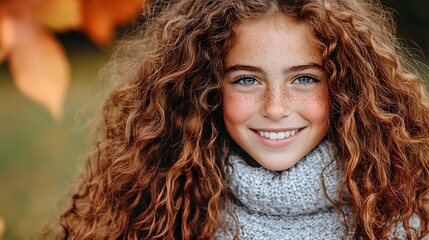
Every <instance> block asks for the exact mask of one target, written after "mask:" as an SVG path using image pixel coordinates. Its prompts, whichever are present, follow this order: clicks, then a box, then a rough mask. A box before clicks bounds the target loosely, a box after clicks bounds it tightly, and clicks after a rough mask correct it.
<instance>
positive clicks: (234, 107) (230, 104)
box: [223, 94, 257, 124]
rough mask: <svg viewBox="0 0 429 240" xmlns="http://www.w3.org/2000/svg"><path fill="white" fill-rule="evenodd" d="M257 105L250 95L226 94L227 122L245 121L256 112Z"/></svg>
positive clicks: (225, 115)
mask: <svg viewBox="0 0 429 240" xmlns="http://www.w3.org/2000/svg"><path fill="white" fill-rule="evenodd" d="M256 106H257V103H256V102H255V99H253V98H251V97H249V96H229V95H227V94H226V95H224V100H223V114H224V119H225V123H226V124H228V123H230V124H240V123H243V122H244V121H246V120H248V119H249V118H250V117H251V116H252V115H253V114H254V113H255V111H256Z"/></svg>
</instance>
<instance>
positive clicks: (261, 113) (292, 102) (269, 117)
mask: <svg viewBox="0 0 429 240" xmlns="http://www.w3.org/2000/svg"><path fill="white" fill-rule="evenodd" d="M236 36H237V37H236V39H235V40H236V41H235V45H234V46H233V47H232V48H231V50H230V51H229V53H228V55H227V56H226V59H225V63H226V72H225V77H224V79H223V88H222V94H223V116H224V122H225V126H226V129H227V131H228V133H229V134H230V136H231V137H232V139H233V140H234V141H235V142H236V143H237V144H238V145H239V146H240V147H241V148H242V149H243V150H244V151H246V152H247V153H248V154H249V155H250V156H251V157H252V158H254V159H255V160H256V161H257V162H258V163H259V164H260V165H261V166H263V167H265V168H267V169H270V170H274V171H280V170H285V169H288V168H290V167H292V166H293V165H295V164H296V163H297V162H298V161H299V160H301V159H302V158H303V157H304V156H305V155H307V154H308V153H309V152H310V151H311V150H312V149H313V148H314V147H315V146H316V145H317V144H319V143H320V142H321V140H322V139H323V138H324V136H325V135H326V132H327V130H328V118H329V101H328V94H327V80H326V74H325V73H324V71H323V69H322V67H321V64H322V63H321V61H322V60H321V53H320V50H319V49H318V48H317V47H316V45H315V44H314V37H313V36H312V34H311V33H310V30H309V27H308V26H307V25H306V24H303V23H298V22H295V21H292V20H291V19H289V18H287V17H286V16H283V15H275V16H270V17H266V18H263V19H259V20H257V21H248V22H245V23H243V24H242V25H241V26H239V28H238V30H237V35H236Z"/></svg>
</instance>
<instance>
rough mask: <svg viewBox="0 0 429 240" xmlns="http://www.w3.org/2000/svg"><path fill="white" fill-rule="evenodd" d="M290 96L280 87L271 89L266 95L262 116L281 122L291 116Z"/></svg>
mask: <svg viewBox="0 0 429 240" xmlns="http://www.w3.org/2000/svg"><path fill="white" fill-rule="evenodd" d="M290 102H291V100H290V96H289V93H288V92H287V90H284V89H282V88H280V87H275V88H270V89H267V91H266V92H265V93H264V96H263V107H262V115H263V116H265V117H268V118H270V119H272V120H279V119H281V118H283V117H287V116H288V115H289V114H290Z"/></svg>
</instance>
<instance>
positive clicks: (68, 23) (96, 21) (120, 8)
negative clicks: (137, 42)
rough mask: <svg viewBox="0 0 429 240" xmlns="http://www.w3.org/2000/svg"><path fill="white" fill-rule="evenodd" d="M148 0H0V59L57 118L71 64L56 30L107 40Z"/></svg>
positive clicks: (21, 86) (104, 42)
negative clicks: (73, 31)
mask: <svg viewBox="0 0 429 240" xmlns="http://www.w3.org/2000/svg"><path fill="white" fill-rule="evenodd" d="M145 3H146V1H145V0H2V1H0V64H1V63H2V62H4V61H6V60H8V63H9V67H10V71H11V74H12V78H13V80H14V82H15V84H16V86H17V87H18V89H19V90H20V91H21V92H22V93H23V94H24V95H26V96H27V97H28V98H30V99H32V100H33V101H35V102H37V103H39V104H40V105H42V106H43V107H45V108H46V109H47V110H48V111H49V112H50V113H51V114H52V116H53V117H54V118H55V119H57V120H59V119H61V118H62V115H63V101H64V98H65V95H66V92H67V88H68V86H69V79H70V76H69V75H70V68H69V62H68V59H67V57H66V55H65V54H64V50H63V47H62V45H61V44H60V43H59V42H58V41H57V39H56V38H55V36H54V34H53V32H64V31H70V30H72V29H74V30H79V31H82V32H84V33H85V34H86V35H87V36H88V37H89V38H90V39H91V40H92V41H93V42H94V43H95V44H97V45H99V46H106V45H108V44H109V43H110V42H111V41H112V40H113V38H114V35H115V30H116V28H117V27H119V26H124V25H126V24H129V23H130V22H132V21H134V20H135V19H136V18H137V16H138V14H139V13H140V12H141V10H142V7H143V6H144V4H145Z"/></svg>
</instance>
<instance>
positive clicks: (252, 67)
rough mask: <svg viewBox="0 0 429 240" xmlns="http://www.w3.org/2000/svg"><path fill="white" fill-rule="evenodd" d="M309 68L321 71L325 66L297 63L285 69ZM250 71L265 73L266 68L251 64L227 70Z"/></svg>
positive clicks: (290, 70)
mask: <svg viewBox="0 0 429 240" xmlns="http://www.w3.org/2000/svg"><path fill="white" fill-rule="evenodd" d="M308 69H315V70H317V71H321V72H323V71H324V70H323V67H322V66H321V65H320V64H317V63H308V64H303V65H296V66H291V67H288V68H285V69H284V70H283V71H284V72H286V73H288V72H300V71H304V70H308ZM240 70H242V71H249V72H257V73H263V72H264V70H263V69H262V68H260V67H256V66H249V65H240V64H237V65H233V66H231V67H229V68H227V69H226V70H225V74H226V73H229V72H233V71H240Z"/></svg>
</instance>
